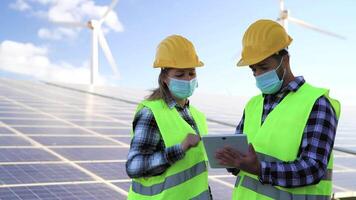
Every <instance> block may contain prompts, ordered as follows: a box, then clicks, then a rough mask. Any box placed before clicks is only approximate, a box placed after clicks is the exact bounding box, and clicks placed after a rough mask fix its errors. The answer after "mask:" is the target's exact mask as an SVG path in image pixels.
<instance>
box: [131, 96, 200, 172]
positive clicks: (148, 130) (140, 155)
mask: <svg viewBox="0 0 356 200" xmlns="http://www.w3.org/2000/svg"><path fill="white" fill-rule="evenodd" d="M168 107H169V108H170V109H173V108H174V107H175V108H176V109H177V110H178V112H179V114H180V115H181V117H182V118H183V119H184V120H185V121H186V122H187V123H188V124H189V125H190V126H192V127H193V129H194V130H195V131H196V133H199V132H198V129H197V126H196V124H195V121H194V120H193V118H192V117H191V115H190V113H189V103H187V104H186V105H185V106H183V107H181V106H180V105H179V104H177V103H176V102H175V101H174V100H170V102H168ZM133 130H134V136H133V138H132V140H131V145H130V150H129V153H128V158H127V162H126V172H127V175H128V176H129V177H130V178H140V177H150V176H157V175H160V174H162V173H163V172H165V171H166V169H167V168H168V167H169V166H171V165H172V164H173V163H175V162H176V161H178V160H180V159H182V158H183V157H184V155H185V153H184V151H183V149H182V147H181V144H176V145H174V146H171V147H165V145H164V142H163V139H162V136H161V133H160V131H159V129H158V126H157V123H156V120H155V118H154V116H153V113H152V111H151V110H150V109H149V108H147V107H143V108H142V109H141V110H140V111H139V112H138V113H136V116H135V119H134V121H133Z"/></svg>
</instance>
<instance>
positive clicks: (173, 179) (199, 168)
mask: <svg viewBox="0 0 356 200" xmlns="http://www.w3.org/2000/svg"><path fill="white" fill-rule="evenodd" d="M205 171H206V164H205V161H203V162H200V163H198V164H197V165H194V166H193V167H191V168H189V169H186V170H184V171H182V172H179V173H178V174H174V175H172V176H169V177H167V178H166V179H165V180H164V182H162V183H158V184H155V185H151V186H144V185H142V184H140V183H139V182H136V181H132V190H133V191H134V192H136V193H138V194H142V195H149V196H153V195H156V194H159V193H161V192H163V191H164V190H167V189H169V188H171V187H174V186H176V185H179V184H181V183H184V182H185V181H187V180H189V179H191V178H193V177H195V176H197V175H199V174H201V173H203V172H205Z"/></svg>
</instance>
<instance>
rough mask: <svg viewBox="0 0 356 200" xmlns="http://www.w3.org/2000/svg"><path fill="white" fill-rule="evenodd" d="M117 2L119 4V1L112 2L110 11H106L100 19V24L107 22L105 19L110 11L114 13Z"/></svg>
mask: <svg viewBox="0 0 356 200" xmlns="http://www.w3.org/2000/svg"><path fill="white" fill-rule="evenodd" d="M117 2H119V0H112V1H111V4H110V5H109V7H108V9H106V11H105V13H104V14H103V16H102V17H101V18H100V20H99V22H100V23H103V21H104V20H105V18H106V17H107V16H108V14H109V13H110V11H112V9H114V7H115V6H116V4H117Z"/></svg>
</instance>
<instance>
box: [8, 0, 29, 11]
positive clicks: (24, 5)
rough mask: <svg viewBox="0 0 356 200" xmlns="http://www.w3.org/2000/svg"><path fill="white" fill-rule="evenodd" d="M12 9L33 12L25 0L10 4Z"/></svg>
mask: <svg viewBox="0 0 356 200" xmlns="http://www.w3.org/2000/svg"><path fill="white" fill-rule="evenodd" d="M10 8H12V9H14V10H19V11H26V10H31V6H30V5H29V4H28V3H27V2H25V0H17V1H16V2H15V3H12V4H10Z"/></svg>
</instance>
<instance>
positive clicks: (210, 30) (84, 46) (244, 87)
mask: <svg viewBox="0 0 356 200" xmlns="http://www.w3.org/2000/svg"><path fill="white" fill-rule="evenodd" d="M59 2H61V3H62V4H64V5H65V4H67V3H68V4H70V2H71V3H72V4H73V2H77V5H78V6H82V5H86V7H85V8H87V9H79V8H78V9H77V8H73V9H72V10H69V11H68V12H69V13H71V14H72V15H73V16H75V17H76V19H80V20H81V21H84V22H85V21H87V20H89V19H91V18H95V17H98V16H100V15H102V10H105V7H104V6H107V5H108V4H109V3H110V2H111V1H110V0H97V1H91V0H71V1H70V0H60V1H59ZM278 3H279V1H278V0H250V1H242V0H223V1H216V0H204V1H203V0H194V1H192V0H179V1H178V0H176V1H173V0H171V1H168V0H121V1H119V3H118V5H117V6H116V7H115V9H114V11H115V13H112V14H111V19H109V20H111V22H112V24H111V26H105V30H106V31H107V33H106V38H107V40H108V42H109V45H110V48H111V50H112V52H113V55H114V57H115V59H116V62H117V64H118V67H119V70H120V73H121V79H120V80H115V79H113V78H112V77H111V75H112V72H111V69H110V67H109V66H108V63H107V61H106V60H105V58H104V57H103V54H102V52H99V53H100V57H99V60H100V61H99V62H100V64H99V68H100V74H101V75H102V77H103V79H109V82H110V83H115V84H117V85H119V86H122V87H132V88H142V89H151V88H154V87H155V86H156V85H157V84H156V82H157V75H158V72H159V70H157V69H153V68H152V63H153V59H154V55H155V48H156V46H157V44H158V43H159V42H160V41H161V40H162V39H164V38H165V37H166V36H168V35H171V34H181V35H183V36H185V37H187V38H188V39H190V40H191V41H192V42H193V43H194V45H195V47H196V50H197V52H198V55H199V57H200V59H201V60H202V61H203V62H204V63H205V67H203V68H201V69H198V80H199V88H198V90H197V91H198V92H201V93H218V94H227V95H237V96H251V95H254V94H257V93H258V90H257V88H256V86H255V81H254V78H253V76H252V73H251V71H250V70H249V69H248V68H237V67H235V64H236V61H237V60H238V59H239V56H240V51H241V39H242V36H243V33H244V31H245V29H246V28H247V27H248V25H249V24H251V23H252V22H254V21H255V20H257V19H260V18H268V19H276V18H277V17H278V12H279V4H278ZM56 6H58V4H56V3H55V2H54V1H51V0H13V1H10V0H2V1H1V3H0V13H1V18H0V26H1V31H0V45H1V46H0V70H1V71H0V75H1V76H2V77H11V78H29V77H32V78H35V79H50V80H63V77H64V78H66V79H67V80H68V81H73V80H76V79H79V81H85V78H82V79H81V78H79V77H88V76H89V75H88V71H87V67H88V63H89V57H90V40H91V33H90V31H89V30H86V29H82V30H75V29H73V30H68V28H65V29H64V28H63V27H62V29H61V28H59V27H58V26H57V25H53V24H51V23H49V22H48V16H50V14H51V12H50V11H51V10H52V11H53V9H54V8H55V7H56ZM285 6H286V8H287V9H289V10H290V13H291V16H293V17H295V18H298V19H302V20H304V21H307V22H309V23H311V24H314V25H316V26H318V27H320V28H323V29H326V30H329V31H333V32H336V33H338V34H340V35H343V36H345V37H346V38H347V39H346V40H340V39H337V38H333V37H330V36H326V35H323V34H320V33H318V32H314V31H312V30H308V29H305V28H303V27H300V26H297V25H294V24H289V29H288V32H289V34H290V35H291V36H292V37H293V39H294V41H293V43H292V45H291V46H290V54H291V67H292V71H293V72H294V74H295V75H303V76H304V77H305V79H306V80H307V81H308V82H310V83H312V84H314V85H317V86H320V87H327V88H330V89H331V94H332V95H333V96H334V97H336V98H338V99H339V100H341V102H342V103H344V104H350V105H351V104H353V105H355V104H356V103H354V102H356V101H354V100H353V99H355V98H356V90H355V87H356V79H355V78H354V77H355V75H356V73H355V72H356V69H355V68H356V56H355V52H356V25H355V24H356V23H355V20H356V14H354V9H355V8H356V1H354V0H313V1H311V0H298V1H296V0H294V1H292V0H286V2H285ZM88 10H89V11H88ZM57 11H58V10H57ZM76 12H77V13H76ZM52 14H53V13H52ZM60 14H61V13H59V15H60ZM63 15H64V14H63ZM115 16H116V17H117V19H115ZM56 17H58V13H57V16H56ZM59 17H60V16H59ZM40 30H42V31H40ZM40 32H41V33H40ZM46 33H47V34H46ZM9 49H13V50H9ZM23 49H26V50H23ZM8 51H10V52H8ZM22 54H24V56H23V55H22ZM19 60H20V61H19ZM21 60H22V61H21ZM27 62H29V64H28V66H27V65H26V63H27ZM20 65H23V66H22V67H19V66H20ZM38 66H40V67H38ZM51 70H52V71H53V72H49V71H51ZM70 70H73V71H74V72H73V73H68V71H70ZM38 71H40V72H38ZM15 72H16V73H15ZM23 74H25V75H23ZM68 74H69V75H68Z"/></svg>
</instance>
